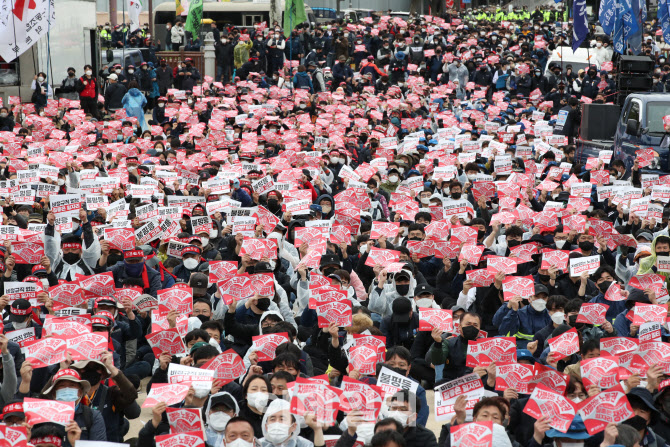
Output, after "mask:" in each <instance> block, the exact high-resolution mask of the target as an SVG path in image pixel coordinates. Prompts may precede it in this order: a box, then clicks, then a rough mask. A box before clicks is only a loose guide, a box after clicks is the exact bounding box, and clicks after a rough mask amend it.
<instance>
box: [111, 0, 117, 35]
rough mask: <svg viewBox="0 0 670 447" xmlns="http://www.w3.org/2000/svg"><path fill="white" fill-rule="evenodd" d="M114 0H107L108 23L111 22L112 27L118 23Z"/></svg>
mask: <svg viewBox="0 0 670 447" xmlns="http://www.w3.org/2000/svg"><path fill="white" fill-rule="evenodd" d="M116 12H117V8H116V0H109V23H111V24H112V29H114V27H115V26H116V25H117V24H118V23H119V21H118V20H117V17H116Z"/></svg>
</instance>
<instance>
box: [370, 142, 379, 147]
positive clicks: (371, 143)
mask: <svg viewBox="0 0 670 447" xmlns="http://www.w3.org/2000/svg"><path fill="white" fill-rule="evenodd" d="M377 146H379V143H377V142H376V141H371V142H370V147H377Z"/></svg>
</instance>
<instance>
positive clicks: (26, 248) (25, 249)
mask: <svg viewBox="0 0 670 447" xmlns="http://www.w3.org/2000/svg"><path fill="white" fill-rule="evenodd" d="M12 256H14V259H16V263H17V264H29V265H35V264H39V263H40V260H41V259H42V257H43V256H44V244H41V243H34V242H12Z"/></svg>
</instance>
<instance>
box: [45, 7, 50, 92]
mask: <svg viewBox="0 0 670 447" xmlns="http://www.w3.org/2000/svg"><path fill="white" fill-rule="evenodd" d="M47 14H48V17H49V19H48V23H49V28H48V29H47V71H46V72H45V74H46V76H47V77H46V81H47V102H48V101H49V80H50V79H49V62H50V61H51V0H49V9H48V13H47Z"/></svg>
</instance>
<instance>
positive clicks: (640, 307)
mask: <svg viewBox="0 0 670 447" xmlns="http://www.w3.org/2000/svg"><path fill="white" fill-rule="evenodd" d="M667 315H668V305H667V304H643V303H635V307H633V324H635V325H638V326H640V325H642V324H644V323H649V322H655V323H660V324H665V321H666V319H667Z"/></svg>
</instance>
